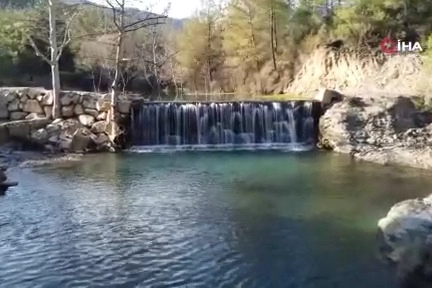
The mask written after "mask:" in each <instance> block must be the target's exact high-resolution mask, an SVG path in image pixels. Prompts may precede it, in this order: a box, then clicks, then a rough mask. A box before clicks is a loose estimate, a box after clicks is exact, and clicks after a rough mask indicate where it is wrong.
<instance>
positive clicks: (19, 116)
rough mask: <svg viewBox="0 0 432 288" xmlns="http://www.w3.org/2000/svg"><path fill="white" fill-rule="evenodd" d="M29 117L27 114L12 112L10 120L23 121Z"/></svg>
mask: <svg viewBox="0 0 432 288" xmlns="http://www.w3.org/2000/svg"><path fill="white" fill-rule="evenodd" d="M27 115H28V113H27V112H11V113H10V115H9V118H10V120H21V119H25V117H26V116H27Z"/></svg>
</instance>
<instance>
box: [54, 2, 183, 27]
mask: <svg viewBox="0 0 432 288" xmlns="http://www.w3.org/2000/svg"><path fill="white" fill-rule="evenodd" d="M60 1H61V2H62V3H64V4H66V5H78V4H95V2H96V3H100V2H103V1H87V0H60ZM101 7H102V5H101ZM101 9H104V8H101ZM106 9H107V12H109V13H111V10H110V8H108V7H107V8H106ZM127 13H128V14H129V17H130V18H131V19H143V18H145V17H148V15H149V14H150V15H151V14H153V13H151V12H147V11H141V10H139V9H136V8H128V9H127ZM155 15H156V14H155ZM184 21H185V20H184V19H175V18H169V17H168V18H167V19H166V20H165V23H166V24H167V25H169V26H171V27H174V28H175V29H181V28H182V27H183V23H184Z"/></svg>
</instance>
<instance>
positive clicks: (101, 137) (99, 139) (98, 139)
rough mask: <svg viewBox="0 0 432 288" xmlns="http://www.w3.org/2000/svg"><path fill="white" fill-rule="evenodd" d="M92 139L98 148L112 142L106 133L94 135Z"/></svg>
mask: <svg viewBox="0 0 432 288" xmlns="http://www.w3.org/2000/svg"><path fill="white" fill-rule="evenodd" d="M91 139H92V140H93V143H95V144H96V146H98V147H100V146H103V144H106V143H108V142H110V139H109V137H108V136H107V135H106V134H104V133H100V134H96V135H93V136H92V138H91Z"/></svg>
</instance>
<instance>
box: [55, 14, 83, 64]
mask: <svg viewBox="0 0 432 288" xmlns="http://www.w3.org/2000/svg"><path fill="white" fill-rule="evenodd" d="M78 13H79V11H75V13H73V14H72V16H71V17H69V19H68V20H67V21H66V27H65V31H64V36H63V42H62V43H61V44H60V46H59V49H58V53H57V56H56V58H57V60H56V61H59V59H60V57H61V55H62V53H63V49H64V48H65V47H66V46H67V45H68V44H69V43H70V41H71V29H70V28H71V27H70V26H71V24H72V22H73V21H74V19H75V17H76V16H77V15H78Z"/></svg>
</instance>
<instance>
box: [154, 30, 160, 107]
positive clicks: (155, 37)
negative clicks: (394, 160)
mask: <svg viewBox="0 0 432 288" xmlns="http://www.w3.org/2000/svg"><path fill="white" fill-rule="evenodd" d="M156 33H157V32H156V30H154V31H153V47H152V53H153V74H154V76H155V78H156V90H157V91H156V93H157V99H158V100H160V97H161V95H160V90H161V89H160V81H159V73H158V67H157V64H158V63H157V59H156V46H157V35H156Z"/></svg>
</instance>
